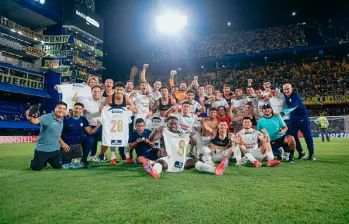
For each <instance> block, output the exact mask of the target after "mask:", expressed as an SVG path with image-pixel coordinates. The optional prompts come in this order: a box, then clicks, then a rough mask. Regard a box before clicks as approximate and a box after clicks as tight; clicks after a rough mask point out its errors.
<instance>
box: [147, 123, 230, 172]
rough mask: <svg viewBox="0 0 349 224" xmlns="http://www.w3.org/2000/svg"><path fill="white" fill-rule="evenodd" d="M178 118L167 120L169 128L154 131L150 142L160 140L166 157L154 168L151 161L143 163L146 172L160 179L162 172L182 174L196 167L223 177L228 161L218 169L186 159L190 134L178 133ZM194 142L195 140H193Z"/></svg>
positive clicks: (224, 161)
mask: <svg viewBox="0 0 349 224" xmlns="http://www.w3.org/2000/svg"><path fill="white" fill-rule="evenodd" d="M178 125H179V124H178V118H176V117H169V118H168V120H167V128H160V129H157V130H156V131H154V133H153V134H152V135H151V136H150V141H156V140H158V139H160V145H161V148H162V150H161V151H163V152H164V154H165V152H166V156H164V157H161V158H160V159H158V160H157V161H156V163H155V164H154V167H153V166H152V165H151V163H150V161H146V162H144V163H143V168H144V170H145V172H147V173H149V174H150V175H151V176H152V177H154V178H159V177H160V173H161V172H162V170H167V171H168V172H181V171H183V169H184V168H185V169H190V168H194V167H196V168H197V169H198V170H199V171H205V172H210V173H214V174H216V175H222V174H223V172H224V170H225V169H226V168H227V166H228V159H226V160H223V161H222V162H221V164H220V165H219V166H218V167H216V168H215V167H212V166H210V165H208V164H204V163H202V162H200V161H197V160H195V159H193V158H190V157H186V148H187V146H188V143H189V138H191V137H190V136H189V134H188V133H186V134H183V133H182V132H180V131H178ZM191 140H193V139H191Z"/></svg>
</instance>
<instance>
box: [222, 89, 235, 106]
mask: <svg viewBox="0 0 349 224" xmlns="http://www.w3.org/2000/svg"><path fill="white" fill-rule="evenodd" d="M233 95H234V94H233V93H232V92H231V91H230V86H229V85H228V84H225V85H223V98H224V99H225V100H226V101H227V103H228V105H229V106H230V105H231V99H232V96H233Z"/></svg>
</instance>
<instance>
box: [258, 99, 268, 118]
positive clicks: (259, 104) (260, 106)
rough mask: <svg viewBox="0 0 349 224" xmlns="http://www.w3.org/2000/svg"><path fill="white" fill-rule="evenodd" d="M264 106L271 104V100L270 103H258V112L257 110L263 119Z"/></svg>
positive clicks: (262, 101) (261, 101) (260, 101)
mask: <svg viewBox="0 0 349 224" xmlns="http://www.w3.org/2000/svg"><path fill="white" fill-rule="evenodd" d="M264 104H269V100H268V101H266V102H265V101H264V100H259V101H258V110H257V114H258V116H259V117H263V111H262V107H263V105H264Z"/></svg>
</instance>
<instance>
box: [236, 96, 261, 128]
mask: <svg viewBox="0 0 349 224" xmlns="http://www.w3.org/2000/svg"><path fill="white" fill-rule="evenodd" d="M245 117H249V118H250V119H251V122H252V128H256V126H257V120H258V118H256V116H255V115H254V113H253V106H252V102H248V103H246V104H245V106H244V113H243V114H240V115H239V118H240V119H239V120H240V121H242V120H243V118H245Z"/></svg>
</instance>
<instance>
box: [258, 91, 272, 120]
mask: <svg viewBox="0 0 349 224" xmlns="http://www.w3.org/2000/svg"><path fill="white" fill-rule="evenodd" d="M256 95H257V97H258V103H257V107H258V109H257V115H258V117H263V112H262V106H263V105H264V104H270V102H269V98H268V97H266V96H264V91H263V90H262V88H261V87H260V88H258V89H257V91H256Z"/></svg>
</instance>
